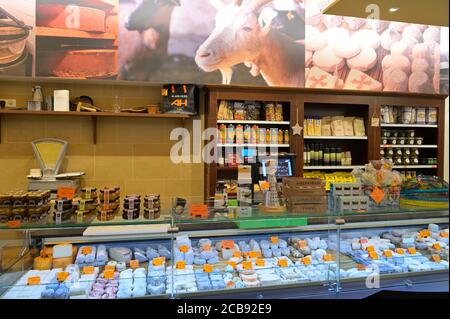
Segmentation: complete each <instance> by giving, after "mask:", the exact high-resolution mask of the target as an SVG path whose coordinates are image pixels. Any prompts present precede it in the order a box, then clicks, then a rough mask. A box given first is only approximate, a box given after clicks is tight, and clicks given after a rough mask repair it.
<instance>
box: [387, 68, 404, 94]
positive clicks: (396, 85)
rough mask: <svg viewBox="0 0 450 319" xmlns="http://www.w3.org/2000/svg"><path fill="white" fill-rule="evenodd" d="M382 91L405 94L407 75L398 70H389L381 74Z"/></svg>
mask: <svg viewBox="0 0 450 319" xmlns="http://www.w3.org/2000/svg"><path fill="white" fill-rule="evenodd" d="M383 83H384V89H383V91H393V92H406V90H407V89H408V75H406V73H405V72H403V71H402V70H400V69H396V68H389V69H387V70H386V71H384V72H383Z"/></svg>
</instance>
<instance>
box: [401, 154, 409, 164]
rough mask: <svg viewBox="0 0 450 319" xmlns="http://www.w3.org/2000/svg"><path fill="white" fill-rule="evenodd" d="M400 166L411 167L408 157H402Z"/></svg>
mask: <svg viewBox="0 0 450 319" xmlns="http://www.w3.org/2000/svg"><path fill="white" fill-rule="evenodd" d="M402 164H403V165H411V160H410V158H409V157H408V156H404V157H403V158H402Z"/></svg>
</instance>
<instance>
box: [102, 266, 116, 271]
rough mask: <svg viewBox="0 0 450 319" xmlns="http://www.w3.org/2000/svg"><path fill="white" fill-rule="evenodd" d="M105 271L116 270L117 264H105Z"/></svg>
mask: <svg viewBox="0 0 450 319" xmlns="http://www.w3.org/2000/svg"><path fill="white" fill-rule="evenodd" d="M105 271H112V272H115V271H116V266H114V265H106V266H105Z"/></svg>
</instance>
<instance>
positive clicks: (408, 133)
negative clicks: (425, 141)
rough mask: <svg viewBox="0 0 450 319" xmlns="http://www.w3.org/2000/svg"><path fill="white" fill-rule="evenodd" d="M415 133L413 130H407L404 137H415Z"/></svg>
mask: <svg viewBox="0 0 450 319" xmlns="http://www.w3.org/2000/svg"><path fill="white" fill-rule="evenodd" d="M415 136H416V131H415V130H407V131H406V137H415Z"/></svg>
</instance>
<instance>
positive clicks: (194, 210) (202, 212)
mask: <svg viewBox="0 0 450 319" xmlns="http://www.w3.org/2000/svg"><path fill="white" fill-rule="evenodd" d="M189 214H190V215H191V216H200V217H208V205H204V204H193V205H191V207H190V209H189Z"/></svg>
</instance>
